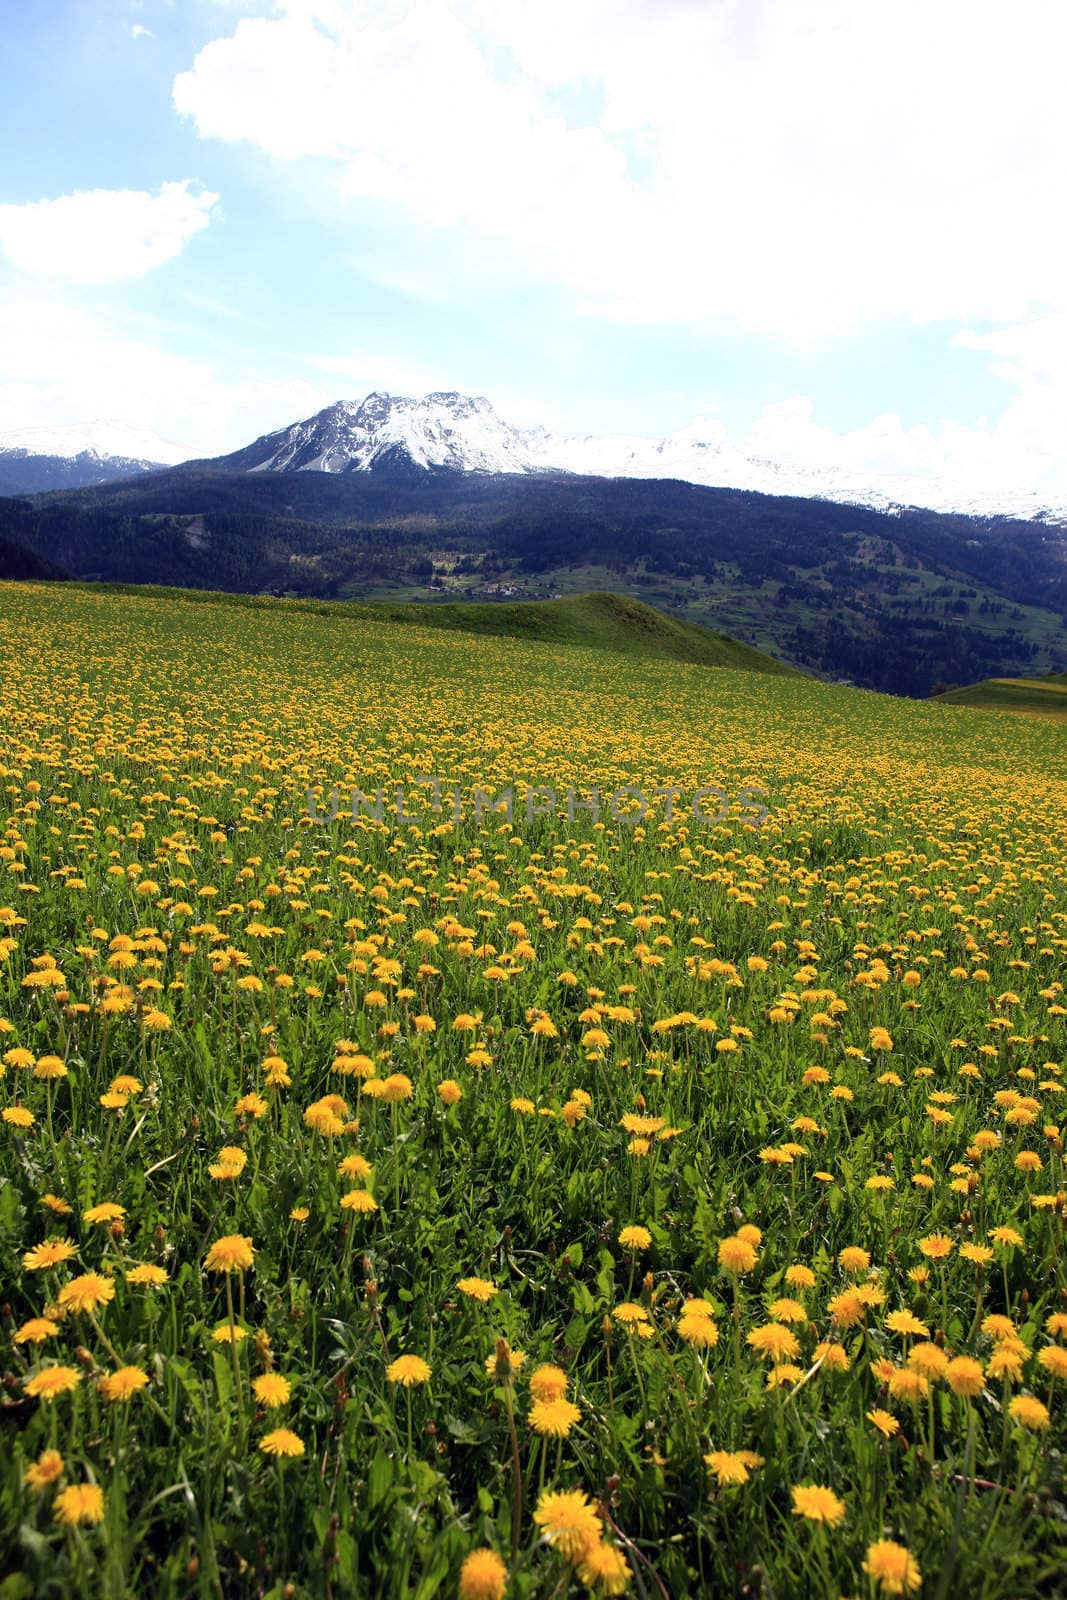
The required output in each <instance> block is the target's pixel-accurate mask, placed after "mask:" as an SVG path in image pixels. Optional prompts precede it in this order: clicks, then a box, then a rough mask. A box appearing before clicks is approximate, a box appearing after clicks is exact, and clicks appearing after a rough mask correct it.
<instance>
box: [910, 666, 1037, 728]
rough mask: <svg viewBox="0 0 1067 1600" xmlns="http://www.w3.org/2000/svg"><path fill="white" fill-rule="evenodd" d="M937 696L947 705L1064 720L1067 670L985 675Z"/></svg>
mask: <svg viewBox="0 0 1067 1600" xmlns="http://www.w3.org/2000/svg"><path fill="white" fill-rule="evenodd" d="M937 698H938V699H939V700H941V701H944V702H945V703H946V704H947V705H954V706H973V707H975V708H977V709H980V710H983V711H1010V712H1011V713H1013V714H1014V715H1015V716H1025V717H1051V718H1053V719H1054V720H1056V721H1061V720H1063V719H1067V673H1062V672H1061V673H1059V674H1058V675H1056V676H1049V677H1047V678H986V679H985V680H984V681H983V682H982V683H972V684H970V685H968V686H967V687H966V688H963V689H950V690H948V692H947V693H946V694H942V695H938V696H937Z"/></svg>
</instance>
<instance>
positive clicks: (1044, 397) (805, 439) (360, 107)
mask: <svg viewBox="0 0 1067 1600" xmlns="http://www.w3.org/2000/svg"><path fill="white" fill-rule="evenodd" d="M1061 15H1062V14H1061V13H1060V12H1059V11H1058V10H1057V8H1056V7H1054V6H1052V5H1049V4H1047V3H1045V0H1020V4H1019V5H1018V6H1017V7H1016V8H1015V9H1014V11H1013V20H1012V22H1011V23H1010V32H1009V33H1008V34H1007V35H1005V16H1006V14H1005V13H1004V11H1003V9H1002V8H1001V7H1000V6H998V5H996V4H994V3H992V0H990V3H988V4H987V3H985V0H972V3H970V4H966V5H964V4H962V3H957V0H943V3H942V5H941V6H940V7H939V8H936V9H935V11H934V12H931V8H929V6H924V5H922V4H920V3H919V0H899V3H896V4H893V5H886V4H883V3H882V0H871V3H870V5H868V6H864V7H856V6H855V5H854V4H852V3H851V0H700V3H699V4H697V3H690V0H566V3H564V0H538V3H536V4H534V3H532V0H285V3H282V4H277V5H276V4H274V3H272V0H249V3H247V4H246V3H223V0H175V3H169V0H141V3H137V4H135V3H132V0H102V3H93V0H55V3H53V4H52V5H50V6H47V7H44V6H24V5H16V4H14V3H12V0H8V3H7V4H6V5H5V6H4V24H5V94H4V96H3V98H2V101H0V140H2V144H0V148H2V149H3V150H4V151H5V153H6V154H7V159H5V161H4V163H3V169H2V173H3V175H2V179H0V185H2V187H0V332H2V333H3V337H2V338H0V434H2V433H3V432H4V431H7V430H11V429H16V428H24V427H31V426H39V425H48V424H52V423H73V422H80V421H87V420H90V419H91V418H94V417H101V416H104V417H112V416H115V417H117V418H118V419H119V420H122V421H129V422H139V423H146V424H147V425H149V426H151V427H153V428H155V429H156V431H158V432H159V433H160V434H162V435H163V436H164V437H166V438H170V439H173V440H174V441H176V442H177V443H178V444H179V445H183V446H186V447H187V448H188V449H189V450H191V451H194V452H196V453H201V452H205V451H215V450H219V451H221V450H224V449H229V448H233V447H235V446H237V445H239V444H241V443H243V442H245V440H246V439H248V438H250V437H252V436H254V435H255V434H256V433H259V432H262V431H265V430H266V429H268V428H272V427H276V426H279V425H281V424H282V423H284V422H286V421H289V420H292V419H293V418H295V417H296V416H300V415H304V414H307V413H308V412H309V411H311V410H314V409H316V408H317V406H319V405H321V404H325V403H327V402H328V401H329V400H331V399H334V398H338V397H341V396H344V397H348V398H352V397H358V396H360V395H362V394H363V393H365V392H366V391H367V390H369V389H371V388H382V389H389V390H392V391H393V392H398V393H401V392H406V393H410V392H419V391H420V390H421V391H425V390H426V389H430V388H458V389H462V390H466V391H472V392H478V393H483V394H486V395H488V396H489V398H490V399H491V400H492V401H493V402H494V404H495V405H496V407H497V409H498V411H500V412H501V414H502V415H504V416H505V417H507V418H508V419H509V420H515V421H518V422H523V423H530V422H536V421H543V422H545V423H546V424H547V425H549V426H551V427H553V428H557V429H562V430H566V431H578V432H586V431H588V432H633V433H642V434H649V435H660V434H665V433H668V432H671V431H672V430H675V429H678V428H681V427H683V426H685V425H686V424H688V423H689V422H690V421H691V420H692V419H693V418H694V417H696V416H705V417H709V418H715V419H717V420H718V421H720V422H722V423H723V424H725V426H726V428H727V430H728V432H729V434H730V437H731V438H732V439H733V440H734V442H735V443H737V444H738V445H741V446H743V447H746V448H749V449H750V450H752V451H758V452H759V453H766V454H769V455H772V456H780V457H781V458H782V459H794V460H798V459H799V460H805V459H807V458H809V457H810V458H812V459H819V460H823V461H826V462H830V463H837V464H840V465H842V466H846V467H850V468H859V469H860V470H862V469H863V468H864V466H865V465H869V466H870V468H871V470H875V469H881V468H886V467H888V468H892V469H895V470H900V471H907V472H909V473H917V474H923V473H926V474H934V473H939V474H946V473H948V474H953V475H955V476H956V477H958V478H960V479H961V480H970V479H973V481H974V482H975V483H976V484H986V483H988V484H990V485H995V484H1000V485H1003V486H1005V487H1015V486H1019V487H1026V488H1034V489H1038V490H1041V491H1047V492H1048V493H1049V494H1050V495H1051V494H1055V493H1058V494H1060V496H1061V497H1067V467H1065V463H1064V455H1063V445H1062V442H1061V441H1062V440H1063V439H1064V438H1065V437H1067V380H1065V378H1064V365H1065V358H1067V289H1065V287H1064V275H1063V273H1062V269H1061V267H1060V264H1059V263H1060V262H1061V261H1062V254H1063V252H1062V246H1063V244H1064V242H1065V241H1064V240H1063V237H1062V234H1063V231H1064V227H1065V224H1064V221H1063V204H1062V202H1063V198H1064V196H1063V192H1062V189H1063V172H1064V170H1065V165H1064V155H1065V153H1067V112H1065V111H1064V109H1063V106H1062V101H1063V98H1064V97H1063V96H1062V93H1061V90H1060V85H1059V82H1058V68H1057V67H1056V62H1057V61H1058V60H1062V51H1061V48H1060V47H1061V46H1062V45H1063V43H1064V42H1067V40H1065V36H1064V23H1063V21H1062V20H1061Z"/></svg>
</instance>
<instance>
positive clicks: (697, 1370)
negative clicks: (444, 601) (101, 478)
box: [0, 585, 1067, 1600]
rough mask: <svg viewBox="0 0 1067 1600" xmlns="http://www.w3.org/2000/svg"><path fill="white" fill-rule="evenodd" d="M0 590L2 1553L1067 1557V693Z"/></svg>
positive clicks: (241, 1572)
mask: <svg viewBox="0 0 1067 1600" xmlns="http://www.w3.org/2000/svg"><path fill="white" fill-rule="evenodd" d="M0 628H2V637H3V642H4V651H3V665H2V678H0V784H2V787H3V796H4V805H3V818H4V821H3V827H2V830H0V1069H2V1077H0V1106H2V1111H0V1116H2V1122H0V1251H2V1254H0V1260H2V1263H3V1291H2V1295H0V1301H2V1304H0V1313H2V1320H0V1361H2V1365H3V1384H2V1388H0V1439H2V1444H3V1448H2V1451H0V1574H2V1576H0V1600H30V1597H31V1596H32V1597H42V1600H61V1597H67V1596H70V1595H78V1596H86V1597H97V1596H101V1597H107V1600H125V1597H127V1596H142V1595H146V1596H147V1595H150V1596H153V1597H156V1596H158V1597H161V1600H178V1597H182V1600H184V1597H189V1600H192V1597H201V1596H202V1597H204V1600H208V1597H212V1600H220V1597H226V1600H229V1597H231V1596H233V1597H237V1596H256V1597H260V1596H269V1597H270V1600H280V1597H283V1596H284V1597H286V1600H289V1597H294V1600H295V1597H301V1600H303V1597H320V1596H321V1597H323V1600H341V1597H343V1596H361V1597H362V1596H367V1597H375V1600H377V1597H382V1600H401V1597H412V1600H430V1597H432V1596H441V1597H448V1600H452V1597H454V1596H457V1595H458V1596H459V1597H460V1600H503V1597H505V1596H507V1597H509V1600H564V1597H565V1596H581V1595H586V1594H589V1595H594V1596H603V1595H618V1594H628V1595H633V1596H636V1597H638V1600H665V1597H670V1600H678V1597H684V1596H688V1595H694V1596H725V1597H737V1600H742V1597H744V1600H757V1597H762V1600H793V1597H797V1600H805V1597H808V1596H810V1597H816V1596H818V1597H824V1596H830V1597H842V1600H844V1597H857V1600H858V1597H860V1596H866V1597H879V1596H882V1595H905V1596H908V1595H921V1596H924V1597H928V1600H953V1597H957V1596H968V1597H971V1600H1009V1597H1011V1600H1028V1597H1033V1596H1045V1595H1057V1594H1060V1595H1062V1594H1063V1593H1065V1592H1067V1578H1065V1576H1064V1574H1065V1573H1067V1495H1065V1488H1064V1478H1063V1463H1064V1451H1065V1449H1067V1421H1065V1418H1067V1275H1065V1270H1064V1264H1063V1221H1064V1212H1065V1208H1067V1184H1065V1181H1064V1167H1063V1139H1062V1131H1061V1130H1062V1125H1063V1118H1064V1112H1065V1108H1064V1105H1063V1100H1064V1093H1065V1090H1067V1076H1065V1067H1067V1026H1065V1024H1067V987H1065V972H1067V741H1065V740H1064V738H1063V733H1062V728H1061V727H1059V726H1057V725H1056V724H1055V723H1052V722H1046V721H1042V720H1039V719H1036V718H1034V719H1030V718H1013V717H1006V716H998V715H994V714H990V713H986V712H982V711H978V710H971V709H967V708H964V707H959V706H953V705H943V704H935V703H925V704H924V703H914V702H907V701H903V700H893V699H889V698H886V697H882V696H876V695H873V694H867V693H862V692H860V691H855V690H849V689H835V688H828V687H826V686H825V685H822V684H819V683H816V682H812V681H808V680H805V679H801V678H794V677H788V676H783V677H772V676H766V675H762V674H757V673H752V672H744V671H734V670H730V669H724V668H714V667H706V666H701V665H698V664H692V663H686V662H679V661H665V660H656V659H647V658H643V657H640V656H636V655H628V654H626V653H623V652H621V651H610V650H603V649H601V650H594V649H585V648H582V647H580V646H577V645H564V644H559V643H548V642H537V641H530V640H524V639H516V638H496V637H491V636H484V635H483V636H479V635H475V634H465V633H462V632H446V631H443V630H441V629H437V630H434V629H430V628H426V629H422V628H419V627H416V626H407V625H404V626H399V625H397V624H395V623H388V622H380V623H379V622H375V621H372V620H369V619H367V618H360V619H355V618H346V617H344V616H337V617H336V618H335V617H331V616H323V615H316V614H313V613H310V612H308V611H306V610H301V609H300V608H299V607H289V606H286V605H285V604H284V603H278V604H275V605H264V606H258V607H256V608H249V607H242V606H241V605H239V604H229V603H227V602H225V601H222V600H220V601H218V602H211V601H204V600H203V599H201V600H200V601H198V602H197V603H191V602H186V601H185V600H183V599H182V598H181V597H180V596H178V595H174V596H165V595H162V594H158V593H157V594H151V595H138V594H137V593H125V594H121V595H120V594H109V593H106V592H102V591H101V592H93V591H91V590H89V589H81V590H79V589H77V588H74V587H69V588H64V587H60V586H56V587H50V586H33V587H19V586H17V585H5V586H0ZM426 774H434V775H439V776H440V777H441V778H442V779H443V780H447V784H448V785H449V786H451V785H454V786H455V788H456V789H457V790H458V792H459V796H460V800H459V803H458V804H453V803H452V802H450V801H447V800H446V802H445V803H444V804H443V805H442V809H441V810H440V811H439V812H435V811H434V810H433V808H432V803H431V790H430V789H429V788H427V787H424V786H422V787H420V786H418V785H417V784H416V782H415V780H417V779H418V778H419V777H420V776H424V775H426ZM379 785H380V786H382V787H383V789H384V791H385V804H384V810H383V815H382V818H381V820H379V819H378V818H377V816H376V815H375V814H374V812H373V809H372V808H368V807H366V806H363V807H359V808H357V813H356V816H355V819H353V815H352V812H351V808H350V806H349V802H348V797H349V796H350V794H351V792H352V790H353V788H358V789H361V790H363V791H365V792H373V790H374V789H375V788H376V787H377V786H379ZM395 785H402V786H405V787H406V788H407V794H408V797H409V798H408V800H407V804H406V806H405V810H404V819H403V820H398V818H397V817H396V815H395V787H394V786H395ZM509 785H511V786H513V788H514V801H515V804H514V812H513V815H512V817H511V818H510V820H509V819H508V817H507V816H506V815H504V814H502V813H501V812H499V811H497V812H490V811H487V810H486V809H485V808H484V807H483V808H482V809H481V814H480V815H479V814H478V808H476V806H475V804H474V800H473V791H474V788H475V786H480V787H482V788H484V789H485V790H487V791H490V792H492V793H494V794H495V793H498V792H499V791H500V790H501V789H502V788H504V787H506V786H509ZM534 785H538V786H543V785H547V786H550V787H552V788H554V789H555V790H556V792H557V796H558V797H560V798H559V803H558V804H556V805H555V806H554V807H553V808H552V809H551V810H549V811H548V812H547V813H546V814H544V815H538V814H536V812H535V814H534V815H532V816H528V815H527V809H526V793H527V788H528V786H534ZM568 785H570V786H572V787H573V789H574V791H575V793H576V795H577V796H579V797H580V798H584V799H590V798H591V791H592V790H593V789H594V788H596V789H598V790H599V791H600V810H599V814H597V815H594V813H593V811H592V810H583V809H573V816H569V815H568V812H567V807H566V803H565V801H564V800H563V798H562V797H563V796H564V794H565V791H566V788H567V786H568ZM707 785H718V786H719V787H721V788H722V789H723V790H724V791H725V792H726V794H727V795H728V796H730V797H731V798H733V797H735V796H738V795H740V793H741V791H742V789H744V788H745V787H746V786H758V787H759V788H761V789H762V790H763V791H764V794H763V804H764V806H765V807H766V809H767V817H766V820H764V821H763V822H762V824H761V825H759V826H755V825H754V823H753V821H752V820H751V819H750V820H745V815H744V814H742V813H738V814H735V813H734V808H733V807H731V813H730V814H729V815H728V816H727V817H726V818H725V819H724V820H722V821H720V822H717V823H710V824H709V823H705V822H703V821H702V820H700V819H699V818H697V817H696V816H694V814H693V812H692V810H691V808H690V806H689V798H690V797H691V796H692V795H693V793H694V792H695V791H697V790H698V789H700V788H702V787H704V786H707ZM621 786H631V787H636V788H640V789H641V790H643V791H644V792H645V793H646V794H648V795H649V796H651V795H652V791H653V790H655V789H656V788H666V789H668V790H670V789H673V790H677V791H680V796H675V797H672V796H671V795H670V794H666V795H660V796H659V797H658V798H657V799H656V800H655V801H654V804H653V805H652V806H651V808H650V810H649V812H648V814H647V816H646V817H645V818H644V819H643V821H641V822H636V821H633V820H627V821H622V822H620V821H617V820H616V819H615V817H614V816H613V815H612V814H611V812H610V811H609V810H608V809H607V808H606V805H605V797H606V795H607V794H609V793H611V792H612V791H615V790H617V789H618V788H619V787H621ZM334 787H336V788H337V790H338V793H339V795H340V796H341V809H340V814H339V815H338V816H337V817H336V818H335V819H334V820H333V821H326V820H322V821H315V820H314V819H313V817H312V816H311V815H309V807H308V791H309V788H313V789H314V791H315V814H316V815H318V816H320V817H324V818H325V817H327V816H328V815H329V806H328V800H329V795H330V791H331V790H332V789H333V788H334ZM391 807H393V808H394V809H392V810H391V809H390V808H391Z"/></svg>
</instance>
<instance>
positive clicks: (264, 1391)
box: [252, 1372, 292, 1410]
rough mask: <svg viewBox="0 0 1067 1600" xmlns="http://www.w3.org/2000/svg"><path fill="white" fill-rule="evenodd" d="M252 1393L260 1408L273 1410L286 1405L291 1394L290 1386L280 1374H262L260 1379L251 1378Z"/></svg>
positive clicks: (286, 1379)
mask: <svg viewBox="0 0 1067 1600" xmlns="http://www.w3.org/2000/svg"><path fill="white" fill-rule="evenodd" d="M252 1393H253V1394H254V1395H255V1397H256V1399H257V1400H258V1401H259V1403H260V1405H261V1406H266V1407H267V1409H268V1410H274V1409H276V1408H277V1407H278V1406H284V1405H285V1404H286V1403H287V1401H288V1399H289V1396H290V1395H291V1394H292V1385H291V1384H290V1382H289V1380H288V1378H283V1377H282V1376H281V1374H280V1373H277V1372H264V1373H263V1374H262V1376H261V1377H258V1378H253V1380H252Z"/></svg>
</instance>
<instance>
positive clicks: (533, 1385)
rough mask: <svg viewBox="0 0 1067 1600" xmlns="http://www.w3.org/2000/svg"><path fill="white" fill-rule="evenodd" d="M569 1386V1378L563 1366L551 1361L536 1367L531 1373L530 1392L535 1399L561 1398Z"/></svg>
mask: <svg viewBox="0 0 1067 1600" xmlns="http://www.w3.org/2000/svg"><path fill="white" fill-rule="evenodd" d="M568 1387H569V1379H568V1377H567V1374H566V1373H565V1372H564V1371H563V1368H562V1367H556V1366H553V1365H552V1364H551V1363H550V1362H547V1363H545V1364H544V1365H542V1366H540V1367H535V1368H534V1370H533V1372H531V1374H530V1393H531V1394H532V1395H533V1397H534V1399H535V1400H559V1399H561V1398H562V1397H563V1396H564V1395H565V1394H566V1393H567V1389H568Z"/></svg>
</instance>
